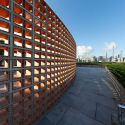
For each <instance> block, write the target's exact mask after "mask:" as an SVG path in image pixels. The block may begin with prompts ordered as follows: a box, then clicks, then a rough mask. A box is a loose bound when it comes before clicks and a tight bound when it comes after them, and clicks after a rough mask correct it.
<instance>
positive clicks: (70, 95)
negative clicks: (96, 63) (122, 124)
mask: <svg viewBox="0 0 125 125" xmlns="http://www.w3.org/2000/svg"><path fill="white" fill-rule="evenodd" d="M112 113H117V104H116V101H115V100H114V96H113V93H112V88H111V86H110V84H109V83H108V80H107V74H106V70H105V69H104V68H90V67H78V68H77V77H76V80H75V81H74V83H73V84H72V86H71V87H70V88H69V89H68V91H67V92H66V93H65V94H64V95H63V96H62V97H61V98H60V99H59V100H58V102H57V104H56V105H55V106H54V107H53V108H52V109H51V110H50V111H49V112H48V113H47V114H46V116H45V117H44V118H43V119H42V120H40V121H39V123H38V124H37V125H111V116H112Z"/></svg>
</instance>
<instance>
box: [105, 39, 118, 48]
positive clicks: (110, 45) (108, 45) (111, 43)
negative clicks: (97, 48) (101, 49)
mask: <svg viewBox="0 0 125 125" xmlns="http://www.w3.org/2000/svg"><path fill="white" fill-rule="evenodd" d="M113 48H114V49H116V48H117V44H116V42H114V41H113V42H107V43H105V50H112V49H113Z"/></svg>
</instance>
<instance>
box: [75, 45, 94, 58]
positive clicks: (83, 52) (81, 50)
mask: <svg viewBox="0 0 125 125" xmlns="http://www.w3.org/2000/svg"><path fill="white" fill-rule="evenodd" d="M92 51H93V48H92V47H91V46H84V45H82V46H77V57H78V58H83V57H86V56H89V55H90V53H91V52H92Z"/></svg>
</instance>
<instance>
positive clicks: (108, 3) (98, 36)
mask: <svg viewBox="0 0 125 125" xmlns="http://www.w3.org/2000/svg"><path fill="white" fill-rule="evenodd" d="M46 2H47V3H48V4H49V5H50V7H51V8H52V9H53V10H54V11H55V12H56V14H57V15H58V16H59V17H60V19H61V20H62V21H63V22H64V24H65V25H66V26H67V28H68V29H69V31H70V32H71V34H72V35H73V36H74V39H75V41H76V43H77V45H78V46H79V48H80V46H81V47H82V48H85V47H86V48H91V52H92V55H96V56H99V55H105V50H108V55H111V53H112V52H111V49H112V47H113V46H115V48H116V50H115V53H116V54H117V53H119V52H120V51H121V50H123V53H124V55H125V0H46ZM86 50H87V49H86Z"/></svg>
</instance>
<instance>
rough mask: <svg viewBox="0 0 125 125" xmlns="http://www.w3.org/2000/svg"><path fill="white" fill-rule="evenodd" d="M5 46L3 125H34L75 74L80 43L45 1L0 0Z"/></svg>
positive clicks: (0, 75)
mask: <svg viewBox="0 0 125 125" xmlns="http://www.w3.org/2000/svg"><path fill="white" fill-rule="evenodd" d="M1 41H3V42H1ZM0 51H2V53H1V56H2V57H1V60H0V61H1V62H2V65H0V125H32V124H33V123H35V122H36V121H37V120H39V119H40V118H41V117H42V116H43V115H44V114H45V113H46V112H47V111H48V110H49V109H50V107H51V106H52V105H53V104H54V103H55V102H56V100H57V99H58V98H59V97H60V96H61V95H62V94H63V93H64V92H65V91H66V89H67V88H68V87H69V86H70V85H71V83H72V81H73V79H74V78H75V72H76V43H75V41H74V39H73V37H72V35H71V34H70V32H69V31H68V29H67V28H66V26H65V25H64V24H63V22H62V21H61V20H60V19H59V17H58V16H57V15H56V14H55V13H54V12H53V10H52V9H51V8H50V7H49V6H48V5H47V4H46V2H45V1H44V0H0Z"/></svg>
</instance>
